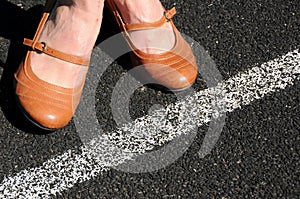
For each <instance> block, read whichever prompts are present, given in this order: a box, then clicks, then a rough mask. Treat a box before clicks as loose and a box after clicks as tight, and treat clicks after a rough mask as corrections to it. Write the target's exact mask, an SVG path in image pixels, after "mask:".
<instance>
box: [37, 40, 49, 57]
mask: <svg viewBox="0 0 300 199" xmlns="http://www.w3.org/2000/svg"><path fill="white" fill-rule="evenodd" d="M41 44H42V45H43V47H42V50H39V49H35V50H36V52H37V53H39V54H42V53H44V52H45V51H46V49H47V44H46V43H45V42H41Z"/></svg>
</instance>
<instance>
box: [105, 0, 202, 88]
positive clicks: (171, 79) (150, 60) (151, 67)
mask: <svg viewBox="0 0 300 199" xmlns="http://www.w3.org/2000/svg"><path fill="white" fill-rule="evenodd" d="M106 3H107V5H108V8H109V9H110V11H111V12H112V14H113V16H114V18H115V19H116V21H117V23H118V25H119V27H120V29H121V31H122V34H123V36H124V38H125V40H126V41H127V43H128V45H129V47H130V48H131V50H132V51H131V52H130V54H131V60H132V63H133V66H140V65H142V66H143V70H145V71H146V75H145V73H144V74H141V75H142V77H140V79H145V78H147V79H151V80H152V81H154V83H156V84H158V85H162V86H164V87H166V88H167V90H172V91H180V90H184V89H186V88H189V87H190V86H191V85H192V84H193V83H194V81H195V79H196V77H197V74H198V71H197V63H196V60H195V57H194V54H193V52H192V49H191V47H190V46H189V44H188V43H187V42H186V41H185V40H184V38H183V37H182V36H181V34H180V33H179V31H178V29H177V28H176V27H175V25H174V23H173V21H172V17H173V16H174V15H175V14H176V9H175V8H172V9H171V10H168V11H165V12H164V13H163V16H162V18H161V19H160V20H159V21H157V22H154V23H144V24H126V23H125V22H124V20H123V18H122V15H121V13H120V12H119V10H118V8H117V5H116V4H115V2H114V0H106ZM164 23H171V24H172V27H173V31H174V34H175V39H176V40H175V42H176V43H175V45H174V47H173V48H172V49H171V50H170V51H167V52H164V53H161V54H147V53H145V52H143V51H141V50H139V49H137V48H136V47H135V46H134V44H133V42H132V41H131V39H130V36H129V33H128V31H133V30H146V29H152V28H158V27H161V26H162V25H163V24H164Z"/></svg>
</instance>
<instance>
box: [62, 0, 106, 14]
mask: <svg viewBox="0 0 300 199" xmlns="http://www.w3.org/2000/svg"><path fill="white" fill-rule="evenodd" d="M59 5H65V6H68V7H70V8H74V9H76V10H82V11H83V12H85V13H86V14H91V15H97V14H100V13H102V10H103V7H104V0H88V1H82V0H59Z"/></svg>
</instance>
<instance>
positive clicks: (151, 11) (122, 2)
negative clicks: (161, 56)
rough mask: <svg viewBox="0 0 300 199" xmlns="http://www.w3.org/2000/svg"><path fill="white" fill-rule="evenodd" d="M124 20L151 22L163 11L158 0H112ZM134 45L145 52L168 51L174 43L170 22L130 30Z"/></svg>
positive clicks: (159, 16) (158, 17) (138, 22)
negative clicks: (152, 27)
mask: <svg viewBox="0 0 300 199" xmlns="http://www.w3.org/2000/svg"><path fill="white" fill-rule="evenodd" d="M114 1H115V3H116V5H117V7H118V9H119V10H120V12H121V15H122V17H123V19H124V22H125V23H127V24H140V23H153V22H156V21H158V20H160V19H161V18H162V16H163V13H164V11H165V9H164V7H163V6H162V4H161V2H160V1H159V0H114ZM129 34H130V38H131V41H132V42H133V43H134V45H135V47H137V48H138V49H140V50H142V51H143V52H145V53H150V54H158V53H162V52H165V51H168V50H170V49H172V48H173V46H174V44H175V35H174V31H173V28H172V25H171V24H170V23H165V24H164V25H163V26H161V27H160V28H155V29H148V30H137V31H130V32H129Z"/></svg>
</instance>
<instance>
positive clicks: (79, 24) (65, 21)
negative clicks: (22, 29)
mask: <svg viewBox="0 0 300 199" xmlns="http://www.w3.org/2000/svg"><path fill="white" fill-rule="evenodd" d="M103 5H104V0H93V1H91V0H85V1H83V0H72V3H71V5H70V0H58V7H57V9H56V10H54V11H53V12H52V13H51V16H50V18H49V20H48V21H47V23H46V25H45V27H44V29H43V32H42V34H41V36H40V38H39V41H40V42H45V43H47V45H48V46H49V47H52V48H54V49H57V50H59V51H62V52H65V53H68V54H71V55H76V56H81V57H84V58H86V59H89V58H90V56H91V53H92V49H93V46H94V45H95V41H96V39H97V36H98V34H99V31H100V27H101V22H102V13H103ZM31 66H32V69H33V72H34V73H35V74H36V75H37V76H38V77H39V78H40V79H42V80H44V81H46V82H49V83H51V84H55V85H58V86H61V87H65V88H73V87H75V86H76V85H78V84H80V83H81V82H82V81H83V80H84V78H85V75H86V72H87V69H88V68H87V67H85V66H80V65H75V64H72V63H69V62H65V61H62V60H59V59H56V58H53V57H51V56H48V55H45V54H38V53H33V54H32V57H31Z"/></svg>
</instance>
